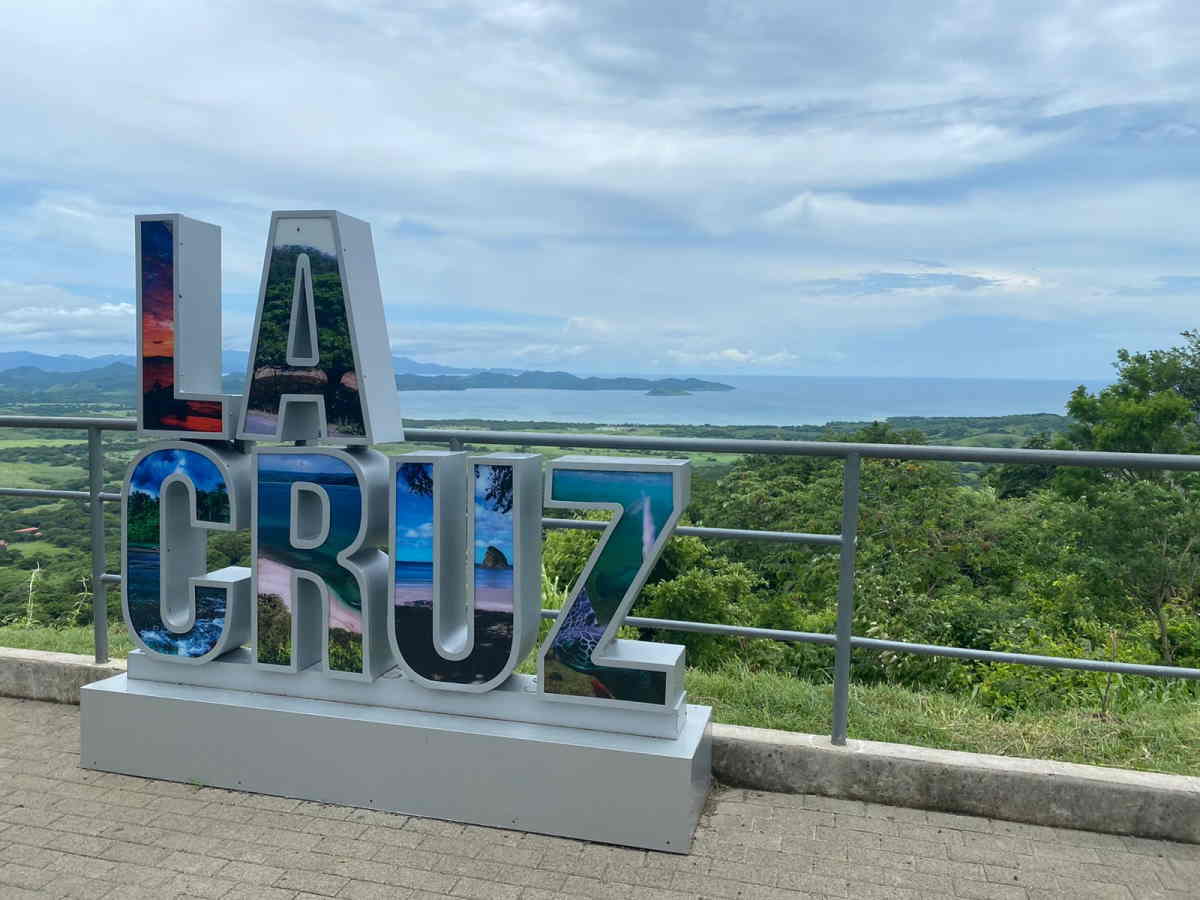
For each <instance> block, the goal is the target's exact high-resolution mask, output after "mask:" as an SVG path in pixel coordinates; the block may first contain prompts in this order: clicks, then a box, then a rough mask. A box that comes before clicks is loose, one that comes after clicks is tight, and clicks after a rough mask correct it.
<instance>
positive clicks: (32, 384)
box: [0, 362, 137, 397]
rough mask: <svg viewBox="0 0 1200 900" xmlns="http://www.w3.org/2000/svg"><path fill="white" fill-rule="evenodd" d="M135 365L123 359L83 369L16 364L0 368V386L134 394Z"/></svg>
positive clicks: (18, 388)
mask: <svg viewBox="0 0 1200 900" xmlns="http://www.w3.org/2000/svg"><path fill="white" fill-rule="evenodd" d="M136 384H137V368H136V367H134V366H132V365H130V364H129V363H124V362H114V363H109V364H108V365H107V366H102V367H100V368H98V369H88V370H87V371H84V372H47V371H45V370H43V369H40V368H38V367H36V366H18V367H16V368H14V369H6V370H4V371H3V372H0V388H7V389H9V390H22V391H49V390H52V391H56V392H65V391H80V392H83V393H87V392H89V391H91V392H96V391H102V392H108V391H122V392H127V393H128V394H129V395H130V397H132V396H133V391H134V386H135V385H136Z"/></svg>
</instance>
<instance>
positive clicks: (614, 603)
mask: <svg viewBox="0 0 1200 900" xmlns="http://www.w3.org/2000/svg"><path fill="white" fill-rule="evenodd" d="M690 475H691V464H690V462H689V461H688V460H674V459H665V460H664V459H654V458H635V457H600V456H562V457H559V458H558V459H555V460H552V461H551V462H550V464H549V467H548V468H547V471H546V499H545V506H546V507H547V508H550V509H583V510H605V511H607V512H609V513H610V514H611V516H612V518H611V519H610V520H609V522H608V524H607V526H606V528H605V530H604V532H603V534H602V535H601V536H600V540H599V541H598V542H597V543H596V546H595V548H594V549H593V551H592V554H591V556H590V557H589V558H588V561H587V564H586V565H585V566H584V569H583V572H581V573H580V575H579V577H578V579H576V581H575V584H574V585H573V586H572V588H571V592H570V594H569V595H568V598H567V603H566V605H565V606H564V607H563V609H562V611H561V612H560V613H559V615H558V619H557V620H556V621H555V623H554V627H553V628H552V629H551V631H550V634H549V636H548V637H547V638H546V641H545V642H544V643H543V645H542V649H541V650H540V651H539V657H538V690H539V692H540V693H541V694H542V695H543V696H544V697H546V698H547V699H561V700H569V701H573V702H585V703H607V704H621V705H636V706H644V705H648V704H650V705H655V706H662V707H674V706H675V705H677V704H678V703H680V702H681V701H682V699H683V665H684V661H683V660H684V652H683V651H684V648H683V647H681V646H678V645H674V644H659V643H653V642H650V641H637V640H627V639H623V638H618V637H617V636H616V635H617V631H618V630H619V628H620V626H621V622H622V621H623V620H624V618H625V616H626V615H628V613H629V610H630V608H631V607H632V606H633V602H634V600H636V599H637V595H638V593H639V592H640V591H641V589H642V586H643V585H644V584H645V583H646V579H647V578H648V577H649V575H650V572H651V570H652V569H653V568H654V564H655V563H656V562H657V561H658V558H659V556H660V555H661V554H662V549H663V547H664V546H665V544H666V542H667V540H669V539H670V537H671V534H672V533H673V532H674V530H675V527H676V525H677V524H678V522H679V517H680V516H681V515H682V514H683V511H684V509H685V508H686V507H687V504H688V499H689V495H690V485H691V479H690Z"/></svg>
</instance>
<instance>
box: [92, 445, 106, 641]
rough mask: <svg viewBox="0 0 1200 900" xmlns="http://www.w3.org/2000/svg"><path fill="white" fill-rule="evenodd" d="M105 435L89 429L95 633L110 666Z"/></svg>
mask: <svg viewBox="0 0 1200 900" xmlns="http://www.w3.org/2000/svg"><path fill="white" fill-rule="evenodd" d="M101 437H102V432H101V431H100V429H99V428H98V427H96V426H94V425H93V426H91V427H90V428H88V498H89V503H91V508H90V509H89V511H88V512H89V513H90V515H91V519H92V632H93V636H94V641H95V644H96V662H97V663H106V662H108V585H106V584H105V583H104V569H105V568H106V564H107V562H108V560H107V554H106V553H105V550H104V501H103V500H101V499H100V493H101V492H102V491H103V489H104V445H103V443H101Z"/></svg>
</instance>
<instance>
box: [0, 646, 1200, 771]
mask: <svg viewBox="0 0 1200 900" xmlns="http://www.w3.org/2000/svg"><path fill="white" fill-rule="evenodd" d="M108 645H109V653H110V655H111V656H113V657H118V658H120V657H124V656H127V655H128V653H129V651H130V650H131V649H133V644H132V643H131V642H130V640H129V636H128V634H127V633H126V631H125V627H124V626H123V625H119V624H114V625H111V626H110V627H109V632H108ZM0 647H21V648H26V649H32V650H53V651H57V652H60V653H81V654H85V655H89V656H90V655H91V654H92V652H93V647H92V629H91V627H90V626H86V625H85V626H75V627H61V628H60V627H53V626H34V627H32V628H25V627H23V626H20V625H4V626H0ZM530 662H531V660H527V661H526V665H525V666H523V667H522V668H523V669H527V670H529V671H532V670H533V668H532V666H531V665H530V664H529V663H530ZM687 689H688V693H689V700H690V701H691V702H692V703H700V704H705V705H709V706H712V707H713V715H714V718H715V720H716V721H718V722H726V723H729V724H732V725H751V726H755V727H758V728H777V729H780V730H783V731H799V732H805V733H808V734H828V733H829V723H830V716H831V709H832V689H831V688H830V686H829V685H827V684H814V683H812V682H809V681H801V680H799V679H796V678H789V677H787V676H783V675H776V674H771V673H762V672H753V671H750V670H749V669H747V668H745V667H742V666H730V667H728V668H726V669H723V670H721V671H717V672H706V671H700V670H698V669H691V670H689V671H688V673H687ZM850 737H852V738H858V739H860V740H871V741H887V742H890V743H896V744H914V745H916V746H920V747H934V748H940V749H945V750H965V751H968V752H971V753H992V754H996V755H999V756H1015V757H1026V758H1032V759H1054V760H1060V761H1062V762H1077V763H1087V764H1090V765H1097V766H1116V767H1119V768H1123V769H1140V770H1143V771H1149V772H1169V773H1173V774H1177V775H1200V706H1197V704H1196V703H1195V701H1194V700H1189V699H1181V700H1175V701H1150V700H1148V701H1146V702H1144V703H1143V704H1141V705H1140V706H1138V707H1137V708H1135V709H1133V710H1132V711H1129V712H1124V713H1121V714H1119V715H1111V716H1108V717H1104V716H1100V715H1098V714H1097V713H1095V712H1093V711H1088V710H1079V709H1066V710H1037V711H1029V712H1023V713H1017V714H1015V715H1009V716H1006V715H1000V714H998V713H996V712H994V711H992V710H989V709H987V708H986V707H984V706H982V705H980V704H979V703H977V702H975V701H974V700H972V699H971V698H969V697H964V696H959V695H956V694H946V693H937V692H931V691H920V690H913V689H911V688H904V687H899V686H895V685H857V686H854V687H852V688H851V692H850Z"/></svg>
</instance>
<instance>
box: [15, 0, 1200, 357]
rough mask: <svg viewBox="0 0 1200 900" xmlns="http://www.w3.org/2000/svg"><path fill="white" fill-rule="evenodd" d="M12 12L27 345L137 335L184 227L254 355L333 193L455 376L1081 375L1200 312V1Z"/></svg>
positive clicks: (109, 341) (325, 5)
mask: <svg viewBox="0 0 1200 900" xmlns="http://www.w3.org/2000/svg"><path fill="white" fill-rule="evenodd" d="M5 34H6V38H7V40H6V42H5V43H6V51H5V53H4V54H3V57H2V58H0V77H2V78H3V83H4V84H5V90H4V92H3V96H2V97H0V111H2V112H3V121H4V122H5V140H4V141H3V142H0V349H23V348H24V349H42V350H44V349H45V348H46V347H47V346H53V347H54V348H55V349H57V350H59V351H60V352H81V353H95V354H99V353H107V352H131V351H132V349H133V340H134V321H133V308H132V303H133V277H132V244H133V228H132V216H133V215H134V214H135V213H139V212H160V211H179V212H184V213H188V214H190V215H194V216H196V217H198V218H202V219H205V220H208V221H212V222H215V223H217V224H219V225H221V226H222V228H223V229H224V246H223V254H224V256H223V266H224V272H223V276H224V301H225V306H224V323H225V342H226V346H227V347H229V348H233V349H244V348H245V347H247V346H248V344H249V340H250V333H249V332H250V327H251V323H252V321H253V309H252V303H253V298H254V297H255V295H256V292H257V287H258V279H259V275H260V272H261V265H262V254H263V248H264V245H265V242H266V239H267V234H266V229H267V223H268V220H269V213H270V211H271V210H272V209H304V208H336V209H341V210H343V211H345V212H347V213H350V214H352V215H356V216H359V217H361V218H365V219H367V220H368V221H370V222H371V223H372V224H373V227H374V234H375V242H376V251H377V256H378V259H379V265H380V272H381V278H382V285H383V294H384V300H385V303H386V304H387V312H388V320H389V326H390V339H391V343H392V346H393V349H394V351H395V352H397V353H401V354H405V355H409V356H413V357H415V358H418V359H422V360H430V361H438V362H443V363H448V364H456V365H494V366H511V367H521V368H562V369H568V370H572V371H579V372H648V373H654V372H658V373H664V374H667V373H670V374H706V373H707V374H720V373H735V372H740V373H754V372H769V373H800V374H818V375H819V374H863V375H898V376H904V375H930V376H938V375H963V376H988V375H1008V376H1047V377H1064V378H1071V379H1084V378H1094V377H1104V376H1106V375H1107V374H1108V373H1109V371H1110V365H1109V364H1110V362H1111V360H1112V359H1113V358H1114V354H1115V350H1116V349H1117V348H1118V347H1121V346H1127V347H1130V348H1149V347H1160V346H1167V345H1169V344H1170V343H1172V341H1174V340H1175V338H1176V335H1177V333H1178V332H1179V331H1180V330H1182V329H1184V328H1190V327H1194V326H1196V325H1197V324H1200V323H1197V322H1196V320H1195V318H1196V314H1195V310H1196V309H1197V301H1198V300H1200V253H1198V250H1200V246H1198V245H1200V226H1198V225H1197V218H1196V213H1195V210H1196V209H1197V208H1198V207H1200V102H1198V100H1200V55H1198V54H1196V52H1195V48H1196V47H1197V46H1200V5H1197V4H1195V3H1194V2H1183V0H1179V2H1168V0H1154V2H1151V0H1133V2H1104V0H1095V2H1086V3H1085V2H1052V3H1046V2H1040V0H1039V2H1032V0H1009V2H1005V3H964V2H948V0H907V2H883V0H880V2H875V3H871V2H866V3H860V4H842V3H834V2H806V3H794V2H771V3H768V2H753V0H740V2H732V0H716V2H711V3H696V2H693V0H662V2H656V3H645V2H642V0H614V2H606V3H590V2H586V3H585V2H579V3H560V2H550V0H544V2H543V0H472V2H443V0H412V2H404V3H392V4H388V3H362V4H348V3H345V2H341V0H328V2H285V0H278V2H270V3H263V4H221V5H218V4H207V3H200V2H188V0H179V2H176V3H172V4H170V5H168V6H162V5H161V4H141V3H138V2H131V3H120V4H117V3H96V4H86V5H84V4H76V3H59V2H44V3H37V4H23V5H20V6H18V7H14V8H12V9H9V10H6V13H5ZM47 59H52V60H54V63H53V65H47V64H46V60H47ZM293 98H295V99H293ZM51 341H52V342H53V343H52V344H48V343H47V342H51Z"/></svg>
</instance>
